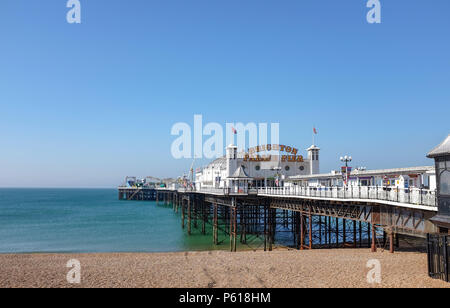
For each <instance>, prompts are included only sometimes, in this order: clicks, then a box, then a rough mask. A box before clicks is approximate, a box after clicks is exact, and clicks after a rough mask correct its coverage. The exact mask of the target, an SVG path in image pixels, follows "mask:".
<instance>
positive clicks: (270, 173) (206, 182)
mask: <svg viewBox="0 0 450 308" xmlns="http://www.w3.org/2000/svg"><path fill="white" fill-rule="evenodd" d="M306 151H307V158H304V157H303V156H302V155H300V154H299V150H298V149H297V148H295V147H291V146H286V145H279V144H267V145H261V146H257V147H254V148H250V149H249V150H248V152H246V153H244V152H238V149H237V147H236V146H234V145H229V146H228V147H227V148H226V155H225V156H223V157H221V158H218V159H216V160H215V161H213V162H212V163H210V164H209V165H208V166H206V167H204V168H201V169H199V170H197V172H196V174H195V186H196V189H198V190H199V189H208V188H228V187H229V188H231V187H238V189H239V190H245V189H247V188H258V187H276V186H283V185H284V181H285V180H286V179H287V178H289V177H292V176H300V175H312V174H318V173H319V172H320V164H319V151H320V149H319V148H318V147H317V146H315V145H312V146H311V147H309V148H308V149H307V150H306Z"/></svg>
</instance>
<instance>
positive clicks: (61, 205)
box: [0, 189, 229, 253]
mask: <svg viewBox="0 0 450 308" xmlns="http://www.w3.org/2000/svg"><path fill="white" fill-rule="evenodd" d="M179 215H180V214H176V213H174V211H173V210H172V207H170V206H163V205H156V203H155V202H143V201H138V202H136V201H119V200H117V191H116V190H115V189H0V253H25V252H167V251H187V250H211V249H228V247H229V246H227V239H226V238H227V237H226V236H222V238H223V239H224V243H222V245H219V246H214V245H212V235H211V230H208V235H201V234H198V232H197V231H195V232H197V233H194V234H193V235H191V236H187V235H186V233H185V230H183V229H182V228H181V220H180V216H179Z"/></svg>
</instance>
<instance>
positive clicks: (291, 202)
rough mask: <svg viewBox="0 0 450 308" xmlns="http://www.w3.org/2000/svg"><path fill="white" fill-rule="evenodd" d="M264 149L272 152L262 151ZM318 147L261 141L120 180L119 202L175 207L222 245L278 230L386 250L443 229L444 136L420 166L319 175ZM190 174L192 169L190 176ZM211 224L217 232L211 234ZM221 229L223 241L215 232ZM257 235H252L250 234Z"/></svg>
mask: <svg viewBox="0 0 450 308" xmlns="http://www.w3.org/2000/svg"><path fill="white" fill-rule="evenodd" d="M268 151H272V152H274V151H275V152H276V153H278V154H277V155H270V154H267V153H269V152H268ZM319 153H320V149H319V148H318V147H317V146H315V145H312V146H311V147H309V148H308V149H307V157H305V158H304V157H303V156H301V155H300V153H299V151H298V149H296V148H294V147H289V146H284V145H263V146H259V147H256V148H252V149H250V150H249V151H248V152H247V153H238V151H237V148H236V147H235V146H233V145H230V146H228V147H227V149H226V156H224V157H222V158H219V159H217V160H215V161H213V162H212V163H211V164H209V165H208V166H206V167H204V168H202V169H200V170H197V171H196V172H193V171H192V176H191V177H192V178H195V179H194V181H192V180H191V181H189V180H187V179H186V178H184V179H183V180H180V179H179V180H174V181H172V182H171V181H165V183H164V184H162V182H157V181H155V180H152V178H149V179H147V180H145V179H144V180H136V179H135V178H127V180H126V183H124V185H122V186H121V187H119V198H120V199H122V200H156V201H157V202H160V203H161V202H163V203H165V204H170V206H171V207H173V210H174V211H176V212H180V214H181V215H180V216H181V227H182V228H185V229H186V230H187V233H188V234H191V233H193V232H194V231H195V232H200V233H203V234H211V232H210V231H208V232H207V230H211V229H212V236H211V237H212V241H213V243H214V244H216V245H220V244H221V243H223V242H225V241H226V242H229V244H230V250H231V251H236V249H237V246H238V241H239V247H240V245H241V244H242V245H248V246H251V243H254V242H259V243H261V247H262V246H263V247H264V249H265V250H272V247H273V245H274V244H275V243H276V241H277V239H278V238H283V239H286V238H288V239H289V241H290V244H289V245H288V246H290V247H294V248H297V249H299V250H303V249H313V248H334V247H369V248H371V249H372V251H376V250H377V249H386V250H389V251H390V252H394V250H395V248H396V247H398V245H399V240H398V239H399V237H403V236H405V237H408V238H427V237H430V236H431V235H433V236H434V235H438V234H448V233H449V227H450V218H449V215H450V201H449V200H450V136H449V137H447V138H446V139H445V140H444V141H443V142H442V143H441V144H440V145H439V146H437V147H436V148H435V149H433V150H432V151H431V152H430V153H429V154H428V157H429V158H430V166H422V167H411V168H397V169H384V170H365V169H355V170H351V169H350V168H348V167H342V169H341V170H339V171H332V172H330V173H327V174H320V173H319V166H320V164H319V162H320V155H319ZM194 175H195V176H194ZM219 231H220V232H219ZM224 234H225V237H226V239H223V238H220V237H224ZM255 239H259V241H255Z"/></svg>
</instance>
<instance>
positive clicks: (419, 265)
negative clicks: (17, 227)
mask: <svg viewBox="0 0 450 308" xmlns="http://www.w3.org/2000/svg"><path fill="white" fill-rule="evenodd" d="M71 259H77V260H79V262H80V264H81V283H80V284H69V283H68V282H67V280H66V275H67V273H68V272H69V271H70V270H71V268H68V267H67V262H68V261H69V260H71ZM372 259H376V260H379V261H380V264H381V270H382V271H381V273H382V282H381V284H369V283H368V282H367V273H368V272H369V271H370V268H367V262H368V261H369V260H372ZM426 259H427V257H426V254H423V253H417V252H397V253H395V254H390V253H388V252H387V251H385V252H381V251H379V252H377V253H371V252H370V251H368V249H331V250H326V249H318V250H304V251H298V250H289V249H276V250H274V251H272V252H264V251H240V252H233V253H231V252H227V251H190V252H152V253H145V252H143V253H80V254H64V253H56V254H55V253H36V254H0V287H2V288H4V287H12V288H20V287H32V288H49V287H61V288H71V287H84V288H91V287H101V288H103V287H105V288H116V287H118V288H119V287H120V288H123V287H124V288H129V287H138V288H141V287H156V288H163V287H169V288H170V287H175V288H216V287H223V288H283V287H288V288H308V287H325V288H329V287H337V288H347V287H357V288H372V287H399V288H407V287H408V288H428V287H438V288H450V284H448V283H445V282H443V281H440V280H434V279H431V278H429V277H428V276H427V261H426Z"/></svg>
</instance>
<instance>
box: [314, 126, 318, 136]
mask: <svg viewBox="0 0 450 308" xmlns="http://www.w3.org/2000/svg"><path fill="white" fill-rule="evenodd" d="M313 132H314V134H316V135H317V129H316V128H315V127H313Z"/></svg>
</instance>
